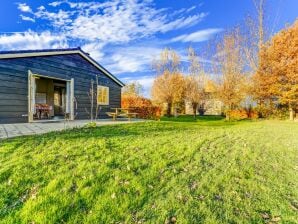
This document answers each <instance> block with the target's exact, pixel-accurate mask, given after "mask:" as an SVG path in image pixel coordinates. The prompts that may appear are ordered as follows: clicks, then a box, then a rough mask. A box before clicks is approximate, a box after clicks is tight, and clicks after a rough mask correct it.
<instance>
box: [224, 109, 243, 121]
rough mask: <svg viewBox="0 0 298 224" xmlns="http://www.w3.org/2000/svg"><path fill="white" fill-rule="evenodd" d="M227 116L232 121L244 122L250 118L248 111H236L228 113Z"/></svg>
mask: <svg viewBox="0 0 298 224" xmlns="http://www.w3.org/2000/svg"><path fill="white" fill-rule="evenodd" d="M227 116H228V117H229V119H230V120H237V121H238V120H244V119H247V118H248V114H247V111H246V110H245V109H235V110H229V111H227Z"/></svg>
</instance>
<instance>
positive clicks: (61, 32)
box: [0, 0, 298, 95]
mask: <svg viewBox="0 0 298 224" xmlns="http://www.w3.org/2000/svg"><path fill="white" fill-rule="evenodd" d="M256 1H258V0H256ZM247 14H255V8H254V4H253V0H241V1H240V0H163V1H161V0H159V1H154V0H144V1H138V0H113V1H87V0H61V1H60V0H53V1H45V0H38V1H36V0H20V1H13V0H1V3H0V50H20V49H43V48H67V47H78V46H80V47H82V49H83V50H85V51H86V52H89V53H90V54H91V56H92V57H93V58H94V59H96V60H97V61H98V62H99V63H100V64H102V65H103V66H105V67H106V68H107V69H109V70H110V71H111V73H113V74H115V75H116V76H117V77H118V78H120V79H121V80H122V81H124V82H129V81H132V80H138V81H139V82H140V83H141V84H142V85H143V86H144V88H145V92H146V93H145V95H148V94H149V88H150V86H151V84H152V81H153V78H154V75H155V74H154V72H153V71H152V70H151V62H152V59H153V58H154V57H156V56H157V55H158V54H159V52H160V51H161V49H163V48H165V47H171V48H173V49H175V50H176V51H177V52H179V53H180V54H181V55H182V57H183V56H185V54H186V48H187V47H188V46H190V45H191V46H193V47H194V48H196V49H200V47H201V46H202V45H204V44H205V43H206V41H207V40H208V39H210V38H212V37H213V36H214V35H216V34H218V33H221V32H224V31H225V30H226V29H229V28H231V27H233V26H234V25H236V24H237V23H240V22H241V21H242V20H243V18H244V17H245V16H246V15H247ZM297 16H298V1H297V0H267V8H266V17H267V23H268V24H270V27H271V28H270V29H271V30H272V31H271V33H274V32H277V31H278V30H280V29H281V28H283V27H284V26H285V24H287V23H289V24H291V23H293V22H294V20H295V19H296V18H297Z"/></svg>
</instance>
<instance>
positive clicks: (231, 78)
mask: <svg viewBox="0 0 298 224" xmlns="http://www.w3.org/2000/svg"><path fill="white" fill-rule="evenodd" d="M241 43H242V37H241V35H240V31H239V28H235V29H233V30H232V31H231V32H229V33H226V34H225V35H224V37H223V40H222V42H220V43H218V45H217V54H216V59H217V63H216V64H215V65H214V67H215V68H216V71H217V73H218V74H220V76H219V80H218V88H217V93H218V98H219V99H220V100H221V101H222V103H223V104H224V106H225V109H226V118H227V119H229V111H230V110H231V109H235V108H236V107H238V106H239V105H240V103H241V102H242V101H243V99H244V98H245V96H246V90H247V89H246V85H245V83H246V76H245V73H244V68H245V62H244V57H243V52H242V46H241Z"/></svg>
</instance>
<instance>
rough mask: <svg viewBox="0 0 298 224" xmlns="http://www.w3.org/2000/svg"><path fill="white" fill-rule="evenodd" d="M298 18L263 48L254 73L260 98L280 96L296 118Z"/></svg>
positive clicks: (280, 101) (297, 100) (297, 98)
mask: <svg viewBox="0 0 298 224" xmlns="http://www.w3.org/2000/svg"><path fill="white" fill-rule="evenodd" d="M297 46H298V20H297V21H296V22H295V23H294V24H293V25H292V26H291V27H288V28H287V29H284V30H282V31H280V32H279V33H278V34H276V35H275V36H274V37H273V38H272V39H271V41H270V42H268V43H267V44H266V45H265V46H264V47H263V49H262V51H261V54H260V65H259V69H258V71H257V73H256V75H255V76H254V80H255V89H256V93H257V94H256V95H257V97H258V99H261V100H264V98H267V99H268V98H271V99H272V100H273V99H277V100H278V102H279V103H280V104H285V105H287V106H288V107H289V115H290V116H289V117H290V119H291V120H293V119H294V116H295V109H297V107H298V47H297Z"/></svg>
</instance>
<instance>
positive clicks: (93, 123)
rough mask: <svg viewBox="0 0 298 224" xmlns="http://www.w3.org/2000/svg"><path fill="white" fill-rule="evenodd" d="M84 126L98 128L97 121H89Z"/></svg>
mask: <svg viewBox="0 0 298 224" xmlns="http://www.w3.org/2000/svg"><path fill="white" fill-rule="evenodd" d="M84 128H96V122H89V123H87V124H85V125H84Z"/></svg>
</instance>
